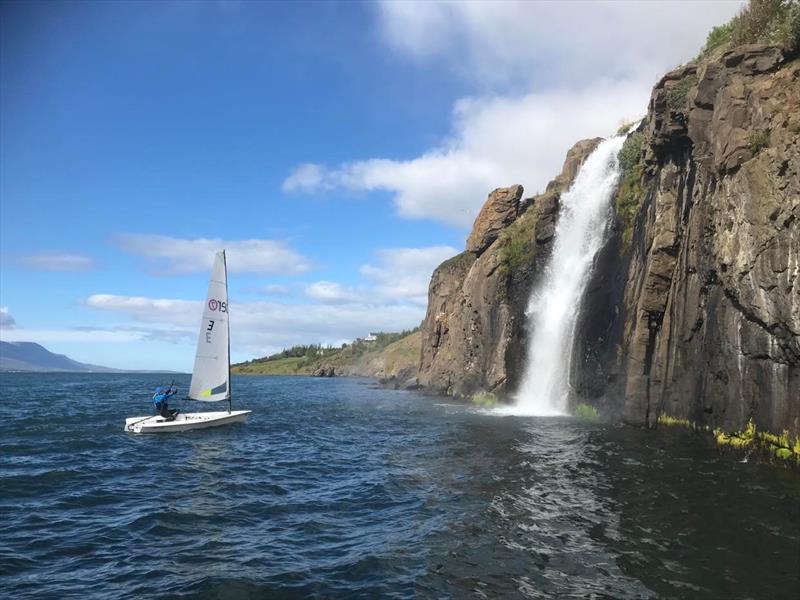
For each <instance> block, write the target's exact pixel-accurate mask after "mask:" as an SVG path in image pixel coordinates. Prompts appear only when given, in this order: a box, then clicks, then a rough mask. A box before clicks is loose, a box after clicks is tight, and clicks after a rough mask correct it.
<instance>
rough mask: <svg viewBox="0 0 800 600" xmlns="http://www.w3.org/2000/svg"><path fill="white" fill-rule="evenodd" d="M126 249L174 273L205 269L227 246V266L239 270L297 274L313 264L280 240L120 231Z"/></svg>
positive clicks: (120, 237) (121, 242)
mask: <svg viewBox="0 0 800 600" xmlns="http://www.w3.org/2000/svg"><path fill="white" fill-rule="evenodd" d="M119 244H120V246H121V247H122V248H123V250H126V251H127V252H131V253H133V254H136V255H138V256H142V257H144V258H146V259H149V260H152V261H156V263H157V264H160V265H163V266H164V268H165V269H166V270H167V271H168V272H171V273H193V272H206V271H208V270H209V269H210V268H211V264H212V263H213V259H214V253H215V252H218V251H219V250H222V249H223V248H224V249H225V250H226V255H227V262H228V270H229V271H231V272H238V273H280V274H286V275H294V274H298V273H304V272H306V271H308V270H309V269H310V268H311V262H310V261H309V260H308V259H307V258H305V257H303V256H301V255H300V254H298V253H297V252H296V251H295V250H293V249H292V248H291V247H290V246H289V244H287V243H286V242H284V241H280V240H223V239H219V238H212V239H208V238H196V239H181V238H172V237H169V236H165V235H148V234H131V233H126V234H121V235H120V236H119Z"/></svg>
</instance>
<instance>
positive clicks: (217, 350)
mask: <svg viewBox="0 0 800 600" xmlns="http://www.w3.org/2000/svg"><path fill="white" fill-rule="evenodd" d="M228 314H229V313H228V269H227V264H226V262H225V251H224V250H222V251H221V252H217V253H216V256H215V257H214V267H213V269H212V271H211V279H210V280H209V282H208V295H207V296H206V303H205V306H204V307H203V320H202V322H201V324H200V335H199V337H198V339H197V353H196V354H195V358H194V369H192V382H191V384H190V385H189V395H188V398H187V400H199V401H201V402H220V401H223V400H226V401H227V402H228V410H227V411H216V412H197V413H178V415H177V416H176V417H175V418H174V419H166V418H164V417H162V416H161V415H153V416H150V417H130V418H128V419H125V431H129V432H132V433H167V432H172V431H188V430H190V429H205V428H206V427H219V426H220V425H230V424H231V423H244V422H245V421H246V420H247V415H249V414H250V412H251V411H249V410H231V361H230V354H231V349H230V323H229V322H228Z"/></svg>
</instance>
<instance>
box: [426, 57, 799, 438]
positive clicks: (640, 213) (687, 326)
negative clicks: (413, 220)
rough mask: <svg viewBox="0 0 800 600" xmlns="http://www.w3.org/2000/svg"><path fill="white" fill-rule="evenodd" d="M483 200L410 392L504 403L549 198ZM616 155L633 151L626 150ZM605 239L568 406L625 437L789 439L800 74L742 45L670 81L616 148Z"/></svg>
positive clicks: (793, 423) (432, 314)
mask: <svg viewBox="0 0 800 600" xmlns="http://www.w3.org/2000/svg"><path fill="white" fill-rule="evenodd" d="M598 141H599V140H586V141H584V142H580V143H579V144H577V145H576V146H575V147H573V148H572V150H570V153H569V155H568V157H567V161H566V163H565V165H564V170H563V171H562V173H561V175H559V176H558V177H557V178H556V179H555V180H554V181H553V182H551V183H550V185H549V186H548V188H547V190H546V192H545V193H544V194H541V195H540V196H537V197H535V198H532V199H530V200H524V201H520V200H519V199H520V198H521V195H522V189H521V188H520V187H519V186H514V187H511V188H508V189H499V190H496V191H495V192H493V193H492V194H491V195H490V196H489V199H488V201H487V203H486V205H485V206H484V208H483V210H482V211H481V213H480V215H479V216H478V218H477V219H476V222H475V226H474V229H473V231H472V233H471V234H470V236H469V239H468V242H467V247H466V250H465V252H463V253H462V254H460V255H458V256H457V257H455V258H453V259H451V260H449V261H447V262H445V263H443V264H442V265H441V266H440V267H439V268H438V269H437V270H436V271H435V272H434V274H433V277H432V280H431V284H430V290H429V304H428V312H427V315H426V318H425V321H424V323H423V328H422V354H421V363H420V374H419V380H420V383H421V384H422V385H424V386H426V387H428V388H430V389H433V390H436V391H440V392H444V393H448V394H458V395H468V394H471V393H473V392H475V391H478V390H487V391H495V392H501V393H502V392H509V391H513V390H514V388H515V386H516V384H517V383H518V381H517V380H518V377H519V376H520V374H521V372H522V364H523V361H524V357H525V352H526V340H527V339H528V335H527V333H528V332H526V330H525V327H526V323H525V314H524V313H525V308H526V306H527V300H528V296H529V292H530V289H531V286H532V285H535V283H536V280H537V277H538V276H539V275H540V273H541V270H542V268H543V266H544V264H545V258H546V257H547V256H548V254H549V252H550V249H551V248H550V247H551V243H552V238H553V233H554V225H555V222H556V219H557V217H558V199H559V196H560V193H561V192H562V191H563V190H564V189H565V188H566V187H568V186H569V184H570V182H571V180H572V179H573V178H574V176H575V174H576V172H577V169H578V167H579V165H580V164H581V163H582V161H583V160H584V159H585V158H586V156H587V155H588V154H589V153H590V152H591V151H592V150H593V148H594V147H595V146H596V145H597V143H598ZM629 142H630V143H629ZM623 150H624V151H625V152H626V153H627V158H626V161H625V172H624V173H623V175H622V180H621V185H620V191H619V193H618V196H617V204H616V209H617V210H616V223H615V226H614V227H613V230H612V234H611V238H610V239H609V240H608V242H607V244H606V245H605V247H604V249H603V250H602V251H601V253H600V254H599V256H598V257H597V259H596V266H595V269H594V274H593V280H592V281H591V282H590V285H589V287H588V291H587V294H586V297H585V299H584V302H583V304H582V306H583V309H582V313H581V315H580V317H579V322H578V327H577V331H576V343H575V355H574V357H573V373H572V374H571V379H572V384H573V390H574V392H575V398H576V399H580V400H582V401H590V402H592V403H594V404H595V405H596V406H598V407H599V408H600V409H601V411H604V412H606V413H609V414H612V415H617V416H619V417H621V418H622V419H624V420H625V421H627V422H631V423H635V424H641V425H646V426H652V425H653V424H654V423H655V422H656V420H657V419H658V416H659V415H660V414H668V415H671V416H674V417H679V418H683V419H689V420H692V421H694V422H696V423H697V424H699V425H709V426H711V427H721V428H723V429H729V430H730V429H738V428H742V427H743V426H744V425H745V424H746V423H747V421H748V420H749V419H750V418H752V419H753V420H754V421H755V423H756V425H757V426H759V427H760V428H762V429H767V430H772V431H780V430H782V429H789V430H790V431H792V432H793V433H794V434H797V433H798V432H800V175H799V174H800V61H798V59H796V58H794V59H792V58H791V57H787V56H785V55H784V51H783V50H781V48H780V47H777V46H765V45H751V46H743V47H739V48H736V49H734V50H730V51H727V52H720V53H718V54H717V55H716V56H714V57H706V58H704V59H703V61H702V62H701V63H689V64H687V65H685V66H682V67H680V68H678V69H676V70H674V71H672V72H671V73H668V74H667V75H666V76H665V77H663V78H662V79H661V81H659V82H658V83H657V85H656V86H655V88H654V90H653V93H652V98H651V101H650V105H649V107H648V112H647V115H646V117H645V119H644V120H643V122H642V123H641V125H640V126H639V127H638V129H637V131H635V132H632V133H631V134H630V137H629V139H628V142H626V148H624V149H623Z"/></svg>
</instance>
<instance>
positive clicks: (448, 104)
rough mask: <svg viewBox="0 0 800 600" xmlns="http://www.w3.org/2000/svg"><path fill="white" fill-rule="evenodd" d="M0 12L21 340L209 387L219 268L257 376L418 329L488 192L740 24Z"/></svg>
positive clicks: (622, 111)
mask: <svg viewBox="0 0 800 600" xmlns="http://www.w3.org/2000/svg"><path fill="white" fill-rule="evenodd" d="M0 6H1V7H2V8H0V10H1V11H2V18H1V19H0V44H2V46H1V47H0V254H1V255H2V256H1V258H0V306H1V307H2V313H0V322H1V323H2V329H0V335H1V336H2V339H4V340H9V341H13V340H30V341H37V342H40V343H42V344H43V345H45V346H46V347H48V348H50V349H52V350H53V351H56V352H61V353H66V354H68V355H69V356H71V357H73V358H75V359H77V360H81V361H86V362H92V363H96V364H104V365H109V366H114V367H120V368H165V369H179V370H188V369H189V368H190V367H191V361H192V358H193V354H194V350H193V345H194V340H195V327H196V325H197V323H199V319H200V308H199V302H200V300H201V299H202V297H203V295H204V293H205V285H206V278H207V276H208V270H209V269H210V266H211V254H212V253H213V250H214V249H215V248H217V247H220V246H225V247H226V248H227V249H228V253H229V268H230V296H231V305H232V313H231V326H232V350H233V354H234V359H237V360H240V359H246V358H252V357H254V356H259V355H263V354H266V353H270V352H274V351H276V350H279V349H280V348H282V347H284V346H287V345H291V344H294V343H308V342H322V343H335V344H338V343H341V342H342V341H345V340H348V339H352V338H353V337H355V336H358V335H363V334H365V333H367V332H368V331H369V330H377V329H382V330H398V329H400V328H404V327H412V326H415V325H417V324H418V323H419V321H420V320H421V319H422V317H423V316H424V310H425V294H426V285H427V280H428V278H429V276H430V273H431V271H432V269H433V268H434V267H435V266H436V264H438V263H439V262H440V261H441V260H443V259H445V258H447V257H448V256H450V255H452V254H455V253H456V252H458V251H460V250H461V249H462V248H463V242H464V239H465V237H466V235H467V233H468V230H469V226H470V224H471V222H472V220H473V219H474V217H475V215H476V214H477V211H478V209H479V208H480V205H481V204H482V202H483V200H484V199H485V198H486V195H487V194H488V192H490V191H491V190H492V189H493V188H495V187H499V186H505V185H510V184H512V183H523V184H524V185H525V187H526V191H527V192H528V193H530V194H533V193H535V192H536V191H537V190H539V189H542V188H543V187H544V185H545V184H546V182H547V181H548V180H549V179H550V178H551V177H552V176H553V175H555V174H556V173H557V171H558V170H559V168H560V163H561V161H562V160H563V156H564V153H565V152H566V150H567V149H568V148H569V146H570V145H571V144H572V143H574V142H575V141H577V140H578V139H581V138H585V137H590V136H595V135H608V134H609V133H611V132H612V131H613V130H614V129H615V128H616V126H617V125H618V124H619V123H620V122H621V121H622V120H623V119H632V118H636V117H637V116H640V115H641V114H643V113H644V111H645V109H646V103H647V98H648V95H649V90H650V88H651V87H652V84H653V83H654V82H655V80H656V79H657V77H658V76H659V75H660V74H661V73H662V72H663V71H665V70H666V69H668V68H671V67H673V66H675V65H677V64H679V63H680V62H682V61H685V60H687V59H689V58H691V57H692V56H693V55H694V54H695V53H696V52H697V50H698V49H699V47H700V46H701V45H702V42H703V40H704V38H705V34H706V33H707V31H708V30H709V29H710V27H711V26H712V25H714V24H718V23H720V22H723V21H725V20H727V19H728V18H729V17H730V16H731V15H732V14H734V13H735V11H736V10H737V9H738V7H739V6H740V3H739V2H730V3H726V2H699V3H693V4H692V5H691V6H689V5H688V3H646V4H638V5H633V4H627V5H624V6H623V5H621V4H618V3H613V2H610V3H603V2H596V3H579V2H576V3H525V2H520V3H516V2H508V3H492V2H486V3H484V2H471V3H433V2H431V3H395V2H384V3H381V2H377V3H369V4H362V3H353V2H348V3H335V2H319V3H311V2H306V3H304V2H295V3H272V2H270V3H266V2H264V3H259V2H97V3H93V2H2V4H1V5H0ZM653 22H658V23H659V25H660V26H659V28H657V30H656V31H654V30H653V28H652V27H651V26H649V25H643V24H644V23H651V24H652V23H653Z"/></svg>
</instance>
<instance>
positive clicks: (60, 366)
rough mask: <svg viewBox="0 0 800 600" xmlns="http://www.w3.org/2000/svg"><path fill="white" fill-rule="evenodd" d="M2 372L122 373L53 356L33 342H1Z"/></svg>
mask: <svg viewBox="0 0 800 600" xmlns="http://www.w3.org/2000/svg"><path fill="white" fill-rule="evenodd" d="M0 371H75V372H81V373H119V372H120V370H119V369H112V368H110V367H100V366H98V365H89V364H86V363H80V362H78V361H76V360H72V359H71V358H69V357H67V356H64V355H63V354H53V353H52V352H50V351H49V350H48V349H47V348H45V347H44V346H40V345H39V344H35V343H33V342H0Z"/></svg>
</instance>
